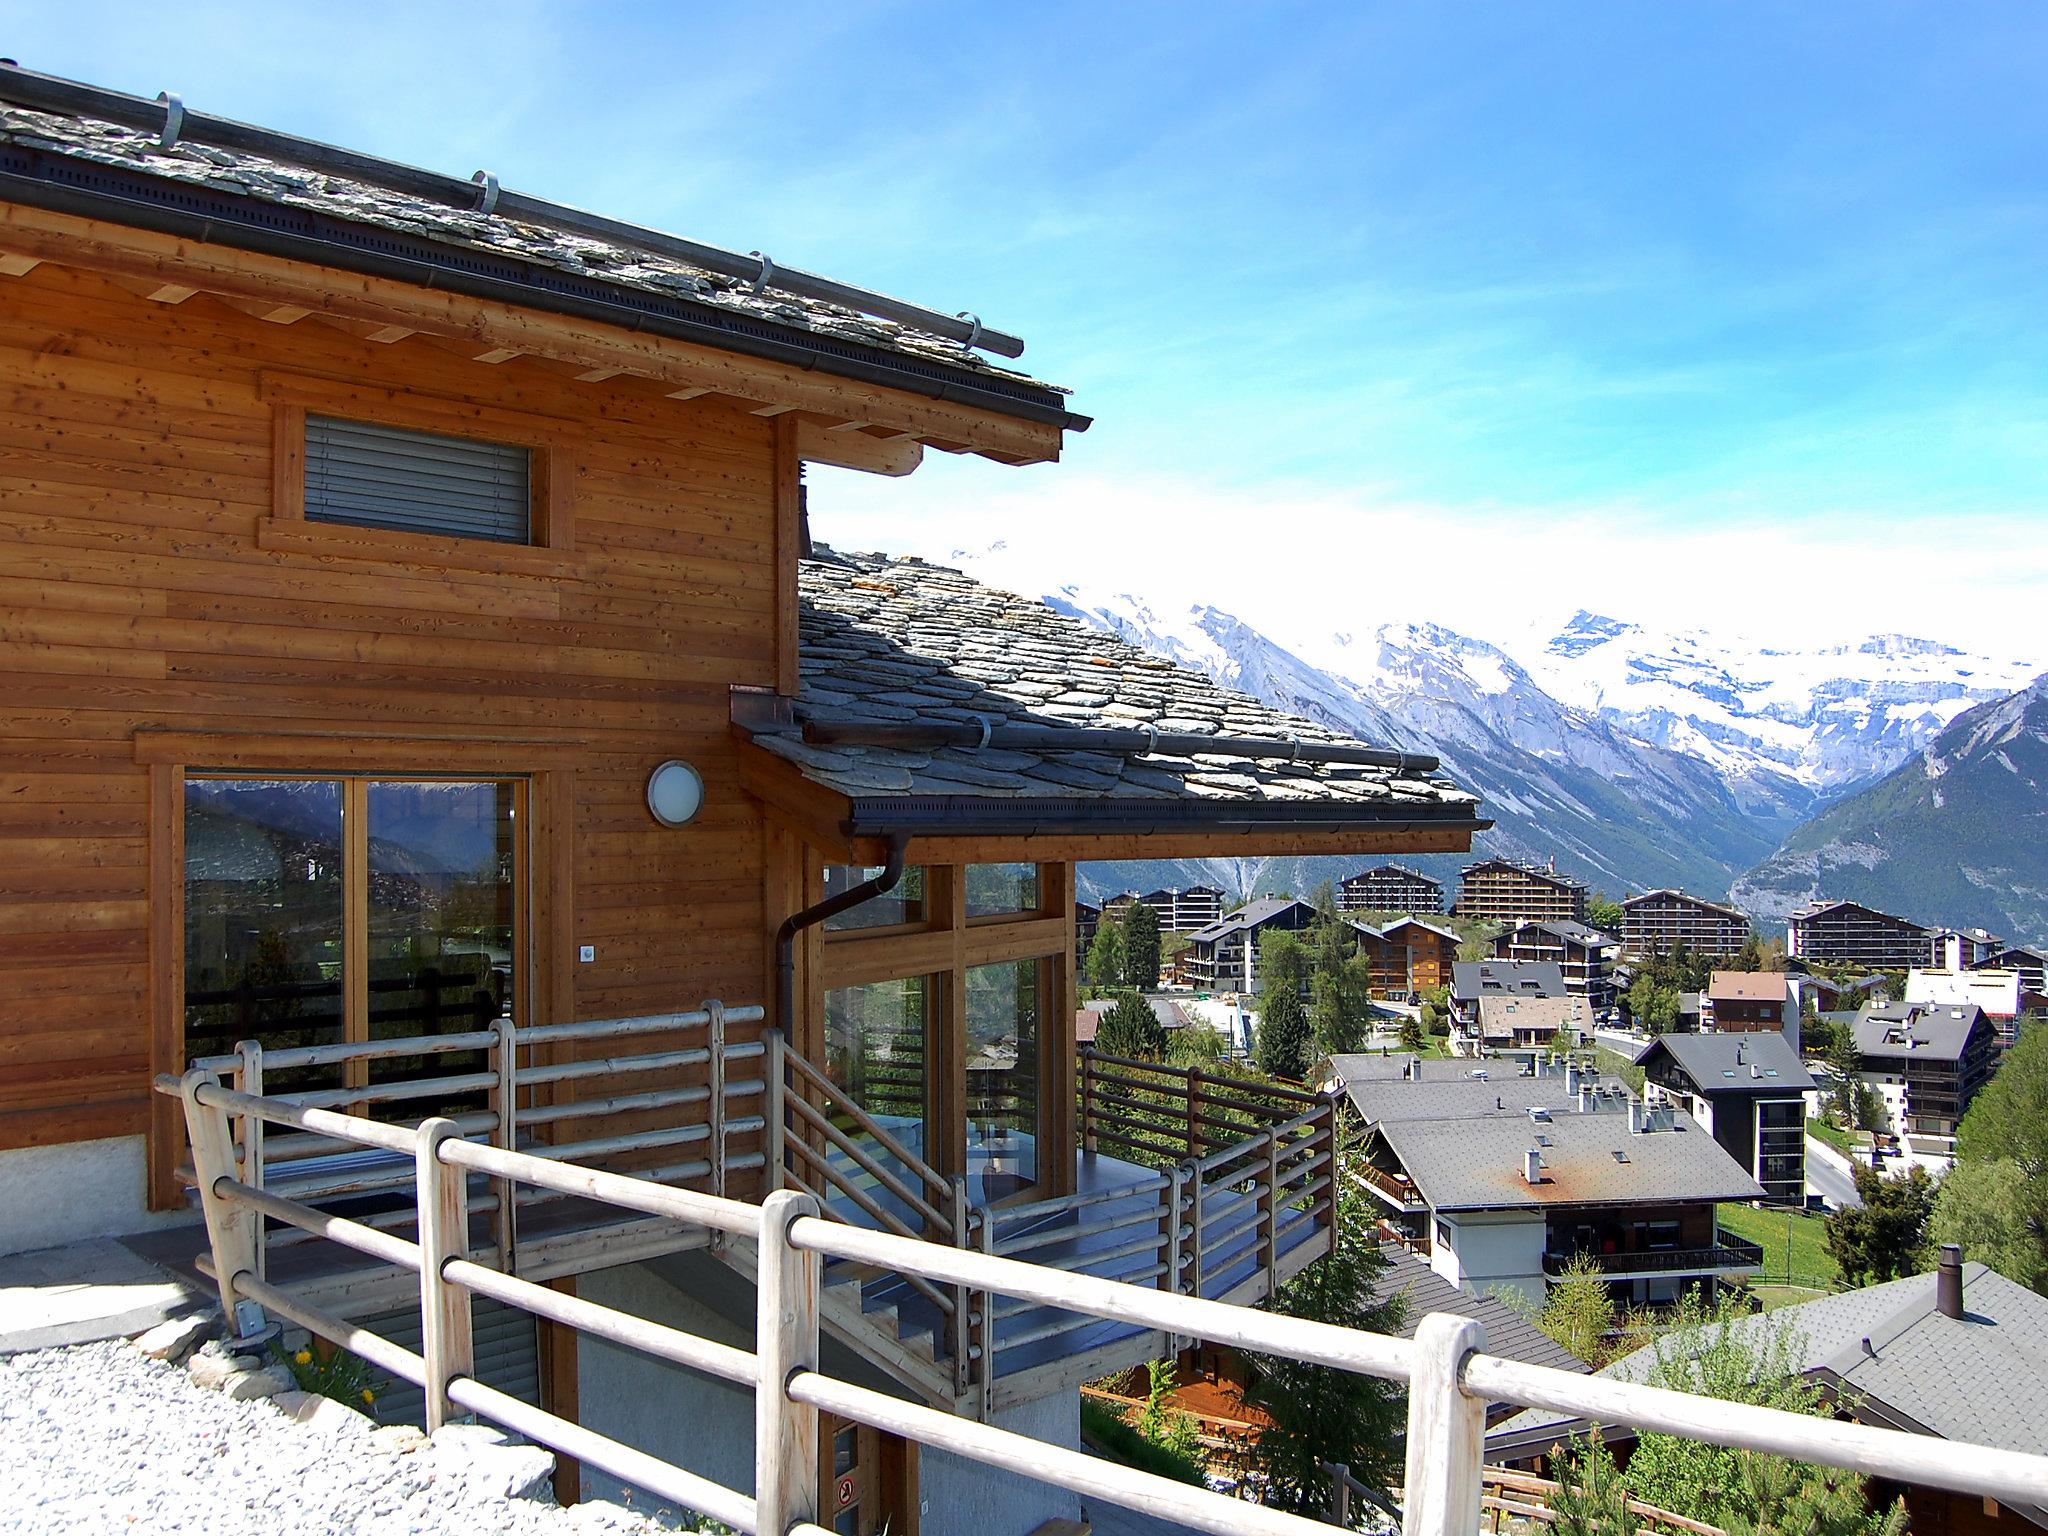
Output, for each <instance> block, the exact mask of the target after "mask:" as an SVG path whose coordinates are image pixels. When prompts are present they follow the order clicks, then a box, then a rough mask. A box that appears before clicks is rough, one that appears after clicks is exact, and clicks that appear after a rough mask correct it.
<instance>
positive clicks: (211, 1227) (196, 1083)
mask: <svg viewBox="0 0 2048 1536" xmlns="http://www.w3.org/2000/svg"><path fill="white" fill-rule="evenodd" d="M219 1086H220V1079H219V1078H217V1077H215V1076H214V1075H213V1074H212V1073H211V1072H208V1071H205V1070H204V1069H202V1068H199V1067H194V1068H193V1069H192V1070H191V1071H190V1072H187V1073H186V1074H185V1075H184V1077H183V1078H182V1079H181V1080H180V1081H179V1084H178V1090H179V1096H180V1097H181V1098H183V1100H184V1101H185V1134H186V1135H187V1136H188V1137H189V1138H190V1139H191V1142H192V1175H193V1177H194V1178H195V1179H196V1180H197V1181H198V1183H199V1208H200V1210H201V1211H203V1212H204V1213H205V1216H206V1240H207V1242H208V1243H209V1244H210V1245H211V1246H212V1248H213V1273H214V1280H215V1282H216V1283H217V1284H218V1285H219V1287H220V1310H221V1314H222V1315H223V1316H224V1317H227V1318H228V1319H230V1320H233V1319H234V1316H235V1280H236V1278H237V1277H238V1276H240V1275H244V1274H248V1275H254V1274H255V1273H256V1267H257V1265H258V1264H259V1263H260V1262H261V1261H262V1248H263V1220H262V1218H261V1217H259V1216H258V1215H257V1214H256V1213H255V1212H254V1211H252V1210H250V1209H249V1208H248V1207H247V1206H245V1205H238V1204H236V1203H235V1202H234V1201H232V1200H226V1199H223V1198H222V1197H221V1195H220V1194H219V1192H218V1190H217V1188H216V1186H217V1185H218V1184H219V1183H220V1181H221V1180H222V1179H232V1178H233V1177H234V1176H235V1139H234V1131H233V1130H232V1128H231V1127H230V1126H229V1124H228V1112H227V1111H226V1110H224V1109H209V1108H208V1107H207V1106H206V1105H204V1104H202V1103H200V1102H199V1090H200V1089H201V1088H218V1087H219Z"/></svg>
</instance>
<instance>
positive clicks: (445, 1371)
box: [413, 1115, 476, 1434]
mask: <svg viewBox="0 0 2048 1536" xmlns="http://www.w3.org/2000/svg"><path fill="white" fill-rule="evenodd" d="M461 1139H462V1131H461V1129H460V1128H459V1127H458V1126H457V1125H456V1124H455V1122H454V1121H453V1120H450V1119H448V1118H447V1117H446V1116H442V1115H437V1116H435V1117H434V1118H433V1119H431V1120H422V1121H421V1122H420V1128H419V1134H418V1140H417V1141H416V1142H415V1144H414V1151H413V1165H414V1170H415V1178H416V1180H417V1184H418V1200H419V1237H420V1340H421V1344H420V1355H421V1358H422V1359H423V1360H424V1361H425V1363H426V1380H425V1381H424V1382H422V1383H421V1386H422V1387H423V1388H424V1389H425V1391H426V1408H427V1433H428V1434H432V1433H433V1432H434V1431H435V1430H437V1429H439V1428H440V1427H441V1426H442V1425H443V1424H445V1423H447V1422H448V1421H449V1420H450V1419H452V1418H456V1417H458V1416H459V1414H460V1410H459V1409H457V1408H456V1407H455V1405H454V1404H453V1403H451V1402H450V1401H449V1400H448V1384H449V1383H450V1382H451V1381H453V1380H454V1379H455V1378H456V1377H458V1376H469V1375H472V1374H473V1373H474V1372H475V1370H476V1346H475V1343H474V1341H473V1337H472V1334H471V1331H470V1311H469V1291H468V1289H467V1288H466V1287H464V1286H460V1285H455V1284H452V1283H450V1281H449V1280H448V1279H447V1278H446V1277H445V1276H444V1275H443V1274H442V1269H443V1268H444V1266H446V1265H447V1263H448V1262H449V1260H451V1259H466V1258H468V1257H469V1174H468V1173H467V1172H466V1171H465V1170H463V1169H461V1168H451V1167H450V1166H449V1165H448V1164H446V1163H444V1162H442V1161H441V1143H443V1142H444V1141H450V1140H453V1141H460V1140H461Z"/></svg>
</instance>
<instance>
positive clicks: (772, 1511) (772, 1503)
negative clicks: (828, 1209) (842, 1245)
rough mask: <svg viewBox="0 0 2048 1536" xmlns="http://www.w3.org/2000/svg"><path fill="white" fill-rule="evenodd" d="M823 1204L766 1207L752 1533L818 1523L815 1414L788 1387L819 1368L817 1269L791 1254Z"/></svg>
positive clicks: (784, 1201)
mask: <svg viewBox="0 0 2048 1536" xmlns="http://www.w3.org/2000/svg"><path fill="white" fill-rule="evenodd" d="M817 1214H818V1202H817V1201H816V1200H815V1199H813V1198H812V1197H811V1196H809V1195H806V1194H801V1193H799V1192H798V1191H796V1190H793V1189H779V1190H776V1191H775V1192H774V1193H773V1194H770V1195H769V1196H768V1197H767V1198H766V1199H764V1200H763V1201H762V1202H761V1232H760V1239H759V1242H760V1247H759V1250H758V1255H757V1261H756V1268H757V1270H758V1285H759V1294H758V1298H757V1303H756V1304H757V1306H758V1308H759V1312H758V1315H757V1318H756V1327H757V1334H756V1338H755V1344H754V1352H755V1358H756V1360H757V1361H758V1362H759V1368H760V1372H761V1379H760V1381H759V1383H758V1384H757V1385H756V1387H755V1390H754V1508H755V1519H756V1525H755V1529H756V1530H757V1531H759V1532H760V1533H761V1536H785V1533H786V1532H787V1531H788V1530H789V1528H790V1527H791V1526H793V1525H798V1524H809V1523H811V1522H813V1521H815V1520H816V1519H817V1518H818V1410H817V1409H816V1408H813V1407H810V1406H808V1405H807V1404H804V1403H798V1402H793V1401H792V1400H791V1399H790V1396H789V1379H790V1377H792V1376H794V1375H795V1374H796V1373H797V1372H799V1371H815V1370H817V1368H818V1268H819V1259H818V1256H817V1255H816V1254H815V1253H811V1252H808V1251H806V1250H804V1249H801V1248H796V1247H793V1246H792V1245H791V1244H790V1241H789V1229H790V1225H791V1224H792V1223H793V1222H795V1221H796V1220H797V1219H798V1218H800V1217H804V1216H816V1215H817Z"/></svg>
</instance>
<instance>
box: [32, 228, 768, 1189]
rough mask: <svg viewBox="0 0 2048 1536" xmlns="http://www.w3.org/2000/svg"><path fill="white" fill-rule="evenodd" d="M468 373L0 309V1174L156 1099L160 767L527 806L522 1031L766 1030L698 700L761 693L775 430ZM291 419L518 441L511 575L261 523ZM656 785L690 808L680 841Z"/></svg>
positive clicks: (53, 274)
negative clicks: (461, 791) (749, 1019)
mask: <svg viewBox="0 0 2048 1536" xmlns="http://www.w3.org/2000/svg"><path fill="white" fill-rule="evenodd" d="M477 352H478V349H477V348H476V347H474V346H469V347H456V346H454V345H451V344H447V343H444V342H442V341H438V340H435V339H434V338H431V337H427V336H413V337H409V338H407V339H403V340H398V341H395V342H387V341H379V340H375V339H369V338H365V337H362V336H358V335H354V334H350V333H349V332H347V331H345V330H343V329H340V328H337V327H336V326H333V325H328V324H323V323H320V321H319V320H318V319H317V318H313V317H308V318H306V319H302V320H299V321H298V322H297V323H293V324H278V323H268V322H266V320H264V319H262V318H258V317H257V316H256V315H254V314H252V313H248V312H244V309H243V308H238V307H231V306H230V305H229V304H228V303H226V302H223V301H220V300H217V299H215V298H213V297H210V296H208V295H206V294H204V293H201V294H198V295H197V296H194V297H191V298H189V299H186V300H185V301H184V302H181V303H177V304H170V303H161V302H150V301H149V300H148V299H146V298H144V297H140V296H138V295H137V294H136V293H134V292H131V291H130V290H129V289H128V288H127V287H123V286H121V285H119V284H117V283H116V282H115V281H112V280H110V279H109V278H108V277H103V276H98V275H94V274H93V273H90V272H88V271H85V270H82V269H79V268H73V267H67V266H61V265H58V264H56V263H55V262H53V261H44V262H43V263H42V264H40V265H38V266H36V267H34V268H33V270H31V271H30V272H28V273H27V274H26V275H24V276H19V277H10V278H6V279H4V280H0V388H4V390H5V393H6V398H7V404H8V409H7V410H6V411H5V412H4V413H0V641H4V644H5V657H6V661H5V665H4V670H0V1148H15V1147H22V1146H29V1145H37V1144H47V1143H54V1142H64V1141H72V1140H78V1139H82V1138H88V1137H96V1136H107V1135H118V1134H130V1133H134V1132H137V1131H141V1130H143V1129H144V1128H145V1126H146V1125H147V1123H148V1121H149V1118H150V1095H149V1094H148V1093H147V1091H146V1090H147V1083H148V1079H149V1074H150V1072H151V1071H152V1070H153V1069H154V1070H173V1069H175V1068H176V1067H177V1066H179V1065H180V1063H179V1062H178V1060H177V1059H176V1047H177V1037H178V1030H179V1024H178V1016H179V1012H180V1009H181V1006H182V999H181V997H180V995H179V986H178V982H177V980H176V974H175V973H176V970H177V967H178V966H179V964H180V963H181V957H182V934H181V925H180V921H179V918H178V916H177V908H176V900H177V886H178V882H179V879H180V869H181V865H182V858H181V855H180V853H179V850H178V848H177V845H176V838H177V836H178V828H179V826H180V825H181V821H180V817H181V809H182V808H181V800H180V795H181V770H183V769H185V768H194V769H197V768H209V767H210V768H222V767H232V768H238V769H243V770H249V771H256V772H275V773H280V774H283V773H294V772H297V773H308V772H323V771H324V772H375V773H392V774H418V773H441V774H447V773H464V772H468V773H488V774H492V775H519V776H525V777H529V778H530V779H531V781H532V784H533V785H534V789H533V792H532V796H531V801H532V819H533V824H534V838H535V841H534V845H533V847H532V850H531V852H532V854H533V856H534V857H535V858H536V859H537V860H539V861H540V862H539V864H538V866H537V868H536V873H535V878H534V880H533V882H532V884H533V889H534V893H535V905H534V909H533V912H532V922H533V926H534V935H535V945H534V952H535V967H536V975H535V976H534V978H533V982H534V988H533V997H534V1006H533V1011H532V1015H533V1020H534V1021H535V1022H544V1021H546V1020H548V1019H550V1018H557V1017H561V1016H563V1015H565V1014H566V1015H573V1016H576V1017H585V1018H588V1017H605V1016H610V1015H621V1014H633V1013H647V1012H655V1011H660V1010H668V1009H677V1008H685V1007H693V1006H695V1005H696V1004H697V1003H698V1002H699V1001H700V1000H702V999H704V998H706V997H712V996H718V997H722V998H724V999H725V1000H726V1001H728V1002H729V1003H733V1004H738V1003H747V1002H753V1003H759V1002H764V1001H767V998H768V994H767V992H766V989H765V979H766V977H767V975H768V973H769V968H770V959H769V956H768V954H767V945H766V935H767V934H768V933H769V931H770V930H771V929H772V926H773V923H774V921H775V915H771V914H768V913H766V912H765V911H764V908H763V900H764V889H765V873H764V837H765V836H766V832H765V828H764V823H763V819H762V815H761V813H760V810H759V808H758V806H757V805H756V803H755V802H753V801H752V800H750V799H748V798H747V797H746V796H745V795H744V794H743V793H742V790H741V786H740V782H739V770H738V763H737V757H738V751H739V749H738V747H737V746H736V745H735V743H734V742H733V740H732V738H731V736H730V735H729V732H728V728H727V717H728V689H729V688H730V687H732V686H733V685H736V684H738V685H748V686H756V687H764V688H766V687H774V686H775V685H776V684H777V683H778V682H779V683H781V684H782V685H783V686H785V687H787V686H788V684H789V683H790V681H791V680H792V679H793V677H794V673H795V655H794V643H795V638H794V637H795V625H794V604H795V593H794V586H793V568H792V567H791V565H790V563H789V551H788V548H787V547H786V546H787V540H788V533H789V523H790V521H791V519H792V517H793V510H792V507H791V505H790V497H791V494H792V488H793V486H794V483H795V457H794V456H795V453H796V451H797V450H796V446H795V437H794V434H793V432H792V431H791V428H790V425H789V424H788V423H787V422H784V423H782V424H781V425H780V426H778V423H777V420H776V419H775V418H770V417H764V416H762V415H759V414H755V413H754V412H752V411H750V410H748V409H747V408H746V407H745V405H744V404H743V403H735V402H733V401H730V400H718V399H706V398H699V399H694V400H689V401H684V400H678V399H673V398H669V397H667V395H666V394H665V393H664V392H663V390H662V388H661V387H660V386H658V385H656V384H654V383H646V384H645V385H644V386H637V387H636V386H635V381H633V380H623V381H613V382H612V383H609V384H606V385H603V386H596V385H592V384H589V383H581V382H579V381H578V380H577V379H576V378H575V376H574V373H573V371H572V368H571V365H567V364H560V363H552V362H543V361H541V360H539V359H535V358H519V359H514V360H511V361H508V362H503V363H499V364H495V365H493V364H490V363H486V362H483V361H479V360H478V358H477ZM622 385H623V386H626V387H621V386H622ZM309 400H311V401H320V402H324V404H323V406H322V408H323V409H329V410H340V411H343V412H344V413H345V412H346V411H347V410H348V409H350V404H351V402H354V404H355V406H356V407H358V408H360V409H361V410H362V411H363V413H364V414H365V415H371V416H374V417H375V419H380V420H416V421H417V422H418V424H419V425H420V426H422V427H423V428H429V429H437V430H444V431H445V430H455V431H460V430H462V428H463V425H464V424H465V423H467V424H470V430H471V431H472V432H473V433H477V434H479V435H486V436H488V435H492V434H493V433H494V432H502V431H503V430H505V426H506V424H507V423H514V424H518V429H519V430H520V431H521V432H530V434H531V439H532V440H533V441H535V442H539V443H544V444H545V452H546V464H545V475H546V477H547V478H546V496H547V506H546V513H547V524H548V525H547V528H546V535H545V539H544V544H543V547H534V548H526V547H504V546H499V545H493V544H486V543H482V542H480V541H470V540H456V539H445V538H443V539H436V538H431V537H427V536H423V535H422V536H414V535H404V534H393V533H387V532H381V531H375V530H357V529H351V528H345V527H334V526H316V525H309V524H306V523H304V522H303V521H301V520H299V519H298V518H296V517H294V516H293V515H292V508H293V506H294V505H295V504H296V501H297V486H296V480H295V476H296V475H297V473H298V471H297V467H296V466H297V460H296V442H295V440H294V439H293V437H292V434H291V432H290V431H289V430H288V427H289V420H290V413H291V412H294V411H301V410H303V409H304V408H305V405H306V403H307V402H308V401H309ZM281 419H282V420H283V421H284V422H285V424H286V425H285V427H284V428H281V426H280V422H281ZM537 505H538V493H537ZM565 519H566V526H565V525H564V523H563V520H565ZM778 531H780V532H781V534H782V539H783V543H784V546H785V547H784V548H783V549H782V550H781V552H780V555H781V557H780V558H778ZM778 614H780V616H781V622H778ZM670 757H680V758H684V759H687V760H688V761H690V762H691V763H692V764H694V765H695V766H696V767H697V768H698V769H699V770H700V771H701V772H702V774H703V776H704V779H705V785H706V795H705V804H704V809H703V811H702V813H701V814H700V815H699V817H698V818H697V819H696V820H695V821H694V822H693V823H692V824H691V825H689V826H688V827H686V828H683V829H679V830H674V831H667V830H664V829H662V828H660V827H658V826H656V825H655V824H654V823H653V821H652V820H651V818H650V817H649V815H648V812H647V810H646V807H645V803H644V798H643V797H644V785H645V782H646V778H647V774H648V772H649V770H650V769H651V768H652V767H653V766H654V765H655V764H656V763H658V762H660V761H662V760H663V759H666V758H670ZM792 894H794V893H792ZM153 900H154V906H152V901H153ZM777 915H779V914H777ZM584 944H588V945H594V946H595V949H596V958H595V960H594V961H593V962H591V963H588V964H581V963H578V962H577V960H576V953H577V946H579V945H584ZM751 1029H752V1027H751V1026H748V1027H747V1028H746V1029H744V1030H736V1036H737V1037H740V1038H744V1037H745V1036H746V1035H747V1034H750V1033H751ZM160 1129H162V1127H161V1126H160ZM165 1166H167V1165H166V1164H164V1163H162V1162H161V1160H160V1161H159V1165H158V1170H157V1171H158V1173H159V1175H161V1174H162V1172H163V1170H164V1167H165ZM157 1192H158V1196H159V1198H162V1197H163V1195H164V1193H165V1187H164V1181H163V1180H162V1178H161V1177H159V1179H158V1191H157Z"/></svg>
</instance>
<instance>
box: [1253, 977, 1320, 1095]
mask: <svg viewBox="0 0 2048 1536" xmlns="http://www.w3.org/2000/svg"><path fill="white" fill-rule="evenodd" d="M1309 1044H1310V1040H1309V1028H1308V1013H1307V1011H1306V1010H1305V1009H1304V1008H1303V1007H1302V1006H1301V994H1300V993H1298V992H1297V991H1295V989H1294V984H1293V983H1292V982H1283V983H1281V984H1280V985H1279V986H1269V987H1267V989H1266V990H1265V991H1264V992H1262V993H1260V994H1259V1028H1258V1038H1257V1040H1256V1041H1254V1043H1253V1048H1252V1064H1253V1065H1254V1066H1256V1067H1257V1068H1258V1069H1259V1070H1260V1071H1261V1072H1263V1073H1265V1074H1266V1075H1267V1076H1268V1077H1284V1078H1287V1079H1289V1080H1290V1081H1293V1082H1297V1083H1298V1082H1300V1081H1301V1080H1302V1079H1303V1078H1305V1077H1307V1076H1308V1069H1309Z"/></svg>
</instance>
